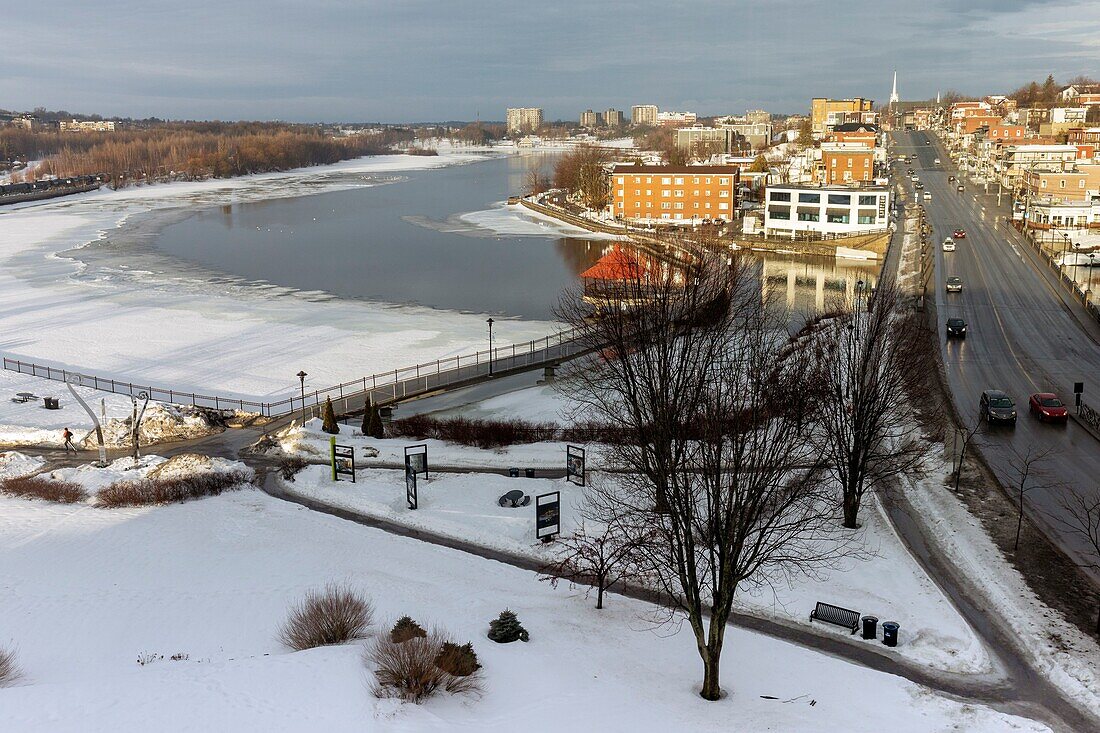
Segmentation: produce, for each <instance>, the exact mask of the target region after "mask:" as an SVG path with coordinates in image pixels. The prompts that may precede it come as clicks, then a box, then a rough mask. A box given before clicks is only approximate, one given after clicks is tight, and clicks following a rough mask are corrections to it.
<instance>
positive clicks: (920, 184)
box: [915, 181, 924, 191]
mask: <svg viewBox="0 0 1100 733" xmlns="http://www.w3.org/2000/svg"><path fill="white" fill-rule="evenodd" d="M915 187H916V189H917V190H918V191H920V190H921V189H923V188H924V184H923V183H921V182H920V181H917V182H916V184H915Z"/></svg>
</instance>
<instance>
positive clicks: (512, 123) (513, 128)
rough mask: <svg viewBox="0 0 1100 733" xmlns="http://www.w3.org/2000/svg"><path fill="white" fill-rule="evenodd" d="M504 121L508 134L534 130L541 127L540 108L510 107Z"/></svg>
mask: <svg viewBox="0 0 1100 733" xmlns="http://www.w3.org/2000/svg"><path fill="white" fill-rule="evenodd" d="M505 122H506V124H507V127H508V134H509V135H515V134H522V133H527V132H535V131H536V130H538V129H539V128H540V127H542V108H541V107H510V108H508V112H507V114H506V117H505Z"/></svg>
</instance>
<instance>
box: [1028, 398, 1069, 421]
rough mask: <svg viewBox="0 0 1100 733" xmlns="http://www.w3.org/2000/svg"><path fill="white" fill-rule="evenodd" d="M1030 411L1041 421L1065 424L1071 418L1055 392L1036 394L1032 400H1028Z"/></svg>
mask: <svg viewBox="0 0 1100 733" xmlns="http://www.w3.org/2000/svg"><path fill="white" fill-rule="evenodd" d="M1028 409H1029V410H1030V411H1031V414H1032V415H1034V416H1035V417H1037V418H1039V419H1040V420H1050V421H1051V422H1065V421H1066V420H1067V419H1068V418H1069V411H1068V410H1067V409H1066V406H1065V405H1063V404H1062V401H1061V400H1060V399H1058V395H1056V394H1054V393H1053V392H1036V393H1035V394H1033V395H1031V399H1030V400H1028Z"/></svg>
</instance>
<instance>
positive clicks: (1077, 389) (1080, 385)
mask: <svg viewBox="0 0 1100 733" xmlns="http://www.w3.org/2000/svg"><path fill="white" fill-rule="evenodd" d="M1084 391H1085V383H1084V382H1074V383H1073V393H1074V394H1081V393H1082V392H1084Z"/></svg>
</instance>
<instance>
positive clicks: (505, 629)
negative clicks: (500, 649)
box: [489, 608, 530, 644]
mask: <svg viewBox="0 0 1100 733" xmlns="http://www.w3.org/2000/svg"><path fill="white" fill-rule="evenodd" d="M489 638H490V639H492V640H493V641H495V642H497V643H498V644H508V643H510V642H513V641H516V640H519V641H528V640H529V639H530V636H529V635H528V633H527V629H525V628H523V625H522V624H520V622H519V619H518V618H516V614H515V613H514V612H512V611H509V610H508V609H507V608H506V609H504V610H503V611H501V612H500V616H498V617H497V618H496V619H494V620H492V621H490V622H489Z"/></svg>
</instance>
